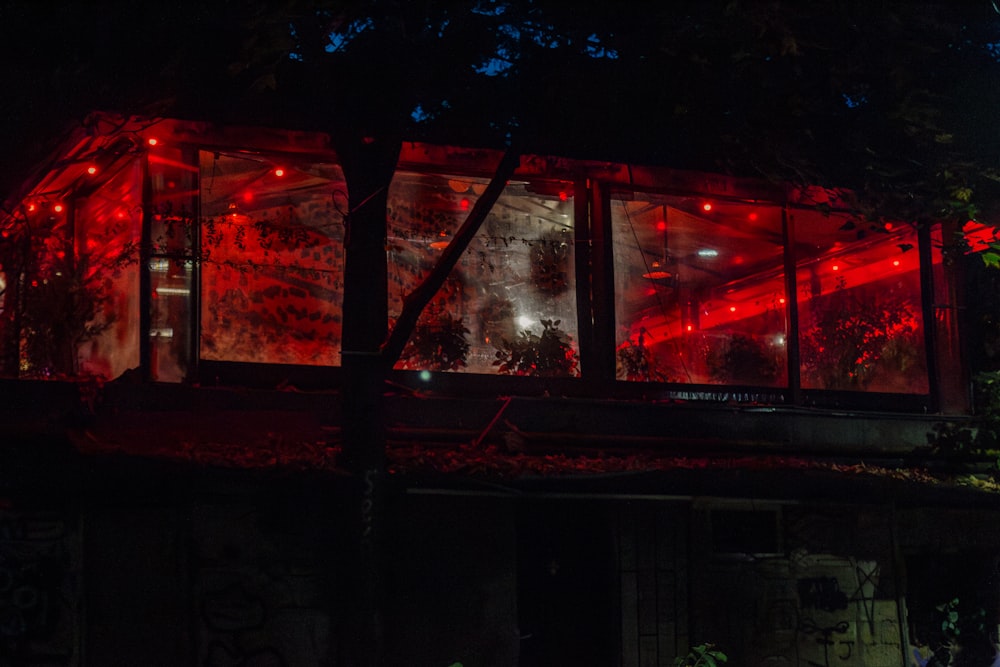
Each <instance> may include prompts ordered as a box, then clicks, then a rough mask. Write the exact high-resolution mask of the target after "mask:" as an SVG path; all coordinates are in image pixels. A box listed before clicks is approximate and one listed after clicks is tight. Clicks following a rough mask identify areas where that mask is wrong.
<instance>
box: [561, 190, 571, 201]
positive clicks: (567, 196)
mask: <svg viewBox="0 0 1000 667" xmlns="http://www.w3.org/2000/svg"><path fill="white" fill-rule="evenodd" d="M567 199H569V195H568V194H566V193H565V192H562V191H561V192H560V193H559V201H566V200H567Z"/></svg>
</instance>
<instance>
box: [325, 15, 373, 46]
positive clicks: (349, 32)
mask: <svg viewBox="0 0 1000 667" xmlns="http://www.w3.org/2000/svg"><path fill="white" fill-rule="evenodd" d="M374 27H375V21H374V19H372V18H371V17H370V16H368V17H365V18H363V19H355V20H354V21H351V23H350V24H349V25H348V26H347V29H346V30H343V31H337V30H334V31H332V32H331V33H330V34H329V35H327V39H328V40H329V43H328V44H327V45H326V46H325V47H323V50H324V51H326V52H327V53H337V52H339V51H343V50H345V49H346V48H347V45H348V44H350V43H351V42H352V41H354V38H355V37H357V36H358V35H360V34H361V33H363V32H364V31H365V30H369V29H370V28H374Z"/></svg>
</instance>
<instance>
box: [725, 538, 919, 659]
mask: <svg viewBox="0 0 1000 667" xmlns="http://www.w3.org/2000/svg"><path fill="white" fill-rule="evenodd" d="M751 567H752V569H753V576H752V577H749V578H745V579H744V581H745V582H746V583H744V584H743V585H744V586H746V589H745V590H744V592H743V594H744V595H747V596H749V597H751V598H752V599H753V600H754V606H755V607H756V609H757V613H756V621H755V623H754V624H753V628H752V629H750V630H749V632H750V633H751V636H749V637H748V640H747V641H748V645H749V647H750V651H749V653H750V655H748V656H747V657H748V660H747V663H748V664H755V665H762V666H763V665H767V666H768V667H776V666H779V665H780V666H782V667H784V666H788V667H865V666H866V665H874V664H877V665H882V666H885V665H900V666H901V664H902V651H901V638H900V626H899V619H898V616H897V613H898V608H897V605H896V601H895V600H894V599H891V598H890V597H888V596H886V595H884V594H883V593H882V592H881V591H880V589H879V580H880V575H881V572H880V569H879V564H878V563H877V562H875V561H860V560H855V559H851V558H844V557H839V556H830V555H816V554H806V553H799V554H795V555H793V556H792V557H791V558H789V559H772V560H771V561H770V562H767V563H765V562H759V563H757V564H755V565H754V566H751ZM751 581H752V583H750V582H751Z"/></svg>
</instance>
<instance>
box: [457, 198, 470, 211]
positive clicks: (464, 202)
mask: <svg viewBox="0 0 1000 667" xmlns="http://www.w3.org/2000/svg"><path fill="white" fill-rule="evenodd" d="M458 205H459V206H461V207H462V210H463V211H465V210H468V208H469V200H468V199H466V198H464V197H463V198H462V201H460V202H458Z"/></svg>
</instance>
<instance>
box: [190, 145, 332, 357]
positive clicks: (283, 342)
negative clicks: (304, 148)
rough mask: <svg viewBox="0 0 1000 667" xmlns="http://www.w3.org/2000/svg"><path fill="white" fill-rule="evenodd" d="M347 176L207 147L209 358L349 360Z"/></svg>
mask: <svg viewBox="0 0 1000 667" xmlns="http://www.w3.org/2000/svg"><path fill="white" fill-rule="evenodd" d="M346 192H347V191H346V186H345V183H344V178H343V173H342V172H341V169H340V167H339V166H338V165H336V164H329V163H320V162H311V161H308V160H303V159H301V158H295V159H286V158H281V157H278V156H263V155H259V154H244V153H213V152H207V151H206V152H202V153H201V208H202V211H201V213H202V221H201V239H200V240H201V252H200V255H201V271H202V303H201V346H200V353H201V358H202V359H206V360H218V361H244V362H265V363H276V364H308V365H327V366H334V365H339V364H340V343H341V313H342V294H343V266H344V246H343V214H344V207H345V206H346V203H347V194H346Z"/></svg>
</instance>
